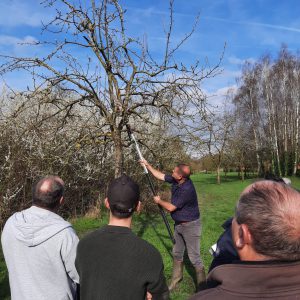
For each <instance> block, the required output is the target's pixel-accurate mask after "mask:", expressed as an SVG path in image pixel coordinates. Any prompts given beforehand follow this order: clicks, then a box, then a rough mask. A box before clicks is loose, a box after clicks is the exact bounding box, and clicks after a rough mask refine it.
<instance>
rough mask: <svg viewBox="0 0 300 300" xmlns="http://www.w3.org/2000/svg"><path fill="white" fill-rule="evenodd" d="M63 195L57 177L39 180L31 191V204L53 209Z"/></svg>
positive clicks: (61, 182) (60, 182)
mask: <svg viewBox="0 0 300 300" xmlns="http://www.w3.org/2000/svg"><path fill="white" fill-rule="evenodd" d="M63 194H64V184H63V181H62V180H61V179H60V178H59V177H57V176H47V177H44V178H42V179H40V180H39V181H38V182H37V183H36V184H35V185H34V186H33V189H32V202H33V204H34V205H37V206H39V207H43V208H47V209H54V208H56V207H57V206H58V205H59V201H60V199H61V197H62V196H63Z"/></svg>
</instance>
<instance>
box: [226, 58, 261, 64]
mask: <svg viewBox="0 0 300 300" xmlns="http://www.w3.org/2000/svg"><path fill="white" fill-rule="evenodd" d="M228 62H229V63H230V64H233V65H239V66H241V65H243V64H244V63H245V62H249V63H251V64H253V63H255V62H256V59H255V58H253V57H249V58H246V59H241V58H238V57H236V56H230V57H228Z"/></svg>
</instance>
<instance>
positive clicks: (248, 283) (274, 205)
mask: <svg viewBox="0 0 300 300" xmlns="http://www.w3.org/2000/svg"><path fill="white" fill-rule="evenodd" d="M232 238H233V243H234V246H235V248H236V250H237V252H238V255H239V257H240V259H241V261H240V262H238V263H237V262H236V263H232V264H227V265H221V266H219V267H216V268H215V269H213V270H212V271H211V272H210V273H209V275H208V278H207V283H208V285H210V286H214V287H213V288H211V289H207V290H204V291H202V292H200V293H198V294H196V295H194V296H193V297H192V298H190V299H191V300H196V299H214V300H218V299H222V300H227V299H231V300H234V299H262V298H272V299H278V300H279V299H281V300H283V299H299V298H300V276H299V274H300V193H299V192H298V191H296V190H295V189H293V188H292V187H290V186H288V185H286V184H283V183H279V182H273V181H265V180H264V181H258V182H256V183H254V184H252V185H250V186H248V187H247V188H246V189H245V190H244V191H243V193H242V194H241V197H240V199H239V201H238V203H237V206H236V212H235V217H234V218H233V221H232Z"/></svg>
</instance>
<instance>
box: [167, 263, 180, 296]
mask: <svg viewBox="0 0 300 300" xmlns="http://www.w3.org/2000/svg"><path fill="white" fill-rule="evenodd" d="M182 276H183V262H182V261H178V260H175V259H173V273H172V279H171V282H170V285H169V291H171V290H173V289H174V288H175V287H176V285H177V283H178V282H180V281H181V280H182Z"/></svg>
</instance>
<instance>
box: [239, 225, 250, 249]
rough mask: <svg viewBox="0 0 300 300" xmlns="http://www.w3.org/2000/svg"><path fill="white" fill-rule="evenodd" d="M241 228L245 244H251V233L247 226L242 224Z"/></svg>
mask: <svg viewBox="0 0 300 300" xmlns="http://www.w3.org/2000/svg"><path fill="white" fill-rule="evenodd" d="M241 229H242V232H243V238H244V242H245V244H252V241H253V238H252V235H251V232H250V230H249V228H248V226H247V225H246V224H242V225H241Z"/></svg>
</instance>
